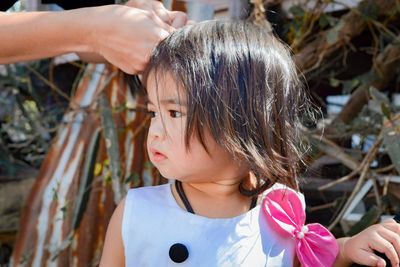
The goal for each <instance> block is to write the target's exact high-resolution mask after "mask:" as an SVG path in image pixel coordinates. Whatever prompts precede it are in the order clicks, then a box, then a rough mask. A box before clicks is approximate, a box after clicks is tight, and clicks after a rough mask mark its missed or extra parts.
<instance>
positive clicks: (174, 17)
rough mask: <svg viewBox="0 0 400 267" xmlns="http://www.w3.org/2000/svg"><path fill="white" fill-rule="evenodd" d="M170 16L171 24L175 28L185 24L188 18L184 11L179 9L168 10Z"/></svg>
mask: <svg viewBox="0 0 400 267" xmlns="http://www.w3.org/2000/svg"><path fill="white" fill-rule="evenodd" d="M169 14H170V17H171V26H172V27H174V28H175V29H177V28H181V27H183V26H185V25H186V23H187V22H188V18H187V16H186V14H185V13H183V12H180V11H171V12H169Z"/></svg>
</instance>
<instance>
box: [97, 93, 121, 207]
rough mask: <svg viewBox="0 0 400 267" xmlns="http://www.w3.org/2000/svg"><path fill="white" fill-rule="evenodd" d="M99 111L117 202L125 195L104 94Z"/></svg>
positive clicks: (117, 148)
mask: <svg viewBox="0 0 400 267" xmlns="http://www.w3.org/2000/svg"><path fill="white" fill-rule="evenodd" d="M99 105H100V108H101V109H100V110H101V123H102V128H103V134H104V139H105V142H106V151H107V156H108V159H109V160H110V171H111V182H112V188H113V191H114V195H115V199H116V201H117V202H119V200H121V199H122V197H123V196H124V195H125V189H124V186H123V183H122V177H121V173H122V171H121V164H120V162H121V160H120V153H119V144H118V135H117V128H116V126H115V122H114V118H113V114H112V111H111V106H110V103H109V102H108V99H107V96H106V94H104V93H103V94H102V96H101V97H100V98H99Z"/></svg>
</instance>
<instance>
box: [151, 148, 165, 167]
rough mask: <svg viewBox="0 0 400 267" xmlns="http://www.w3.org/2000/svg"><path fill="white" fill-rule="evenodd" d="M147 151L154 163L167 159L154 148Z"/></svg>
mask: <svg viewBox="0 0 400 267" xmlns="http://www.w3.org/2000/svg"><path fill="white" fill-rule="evenodd" d="M149 151H150V155H151V158H152V159H153V161H154V162H155V163H157V162H161V161H163V160H165V159H166V158H167V156H166V155H164V154H163V153H161V152H160V151H158V150H157V149H155V148H150V149H149Z"/></svg>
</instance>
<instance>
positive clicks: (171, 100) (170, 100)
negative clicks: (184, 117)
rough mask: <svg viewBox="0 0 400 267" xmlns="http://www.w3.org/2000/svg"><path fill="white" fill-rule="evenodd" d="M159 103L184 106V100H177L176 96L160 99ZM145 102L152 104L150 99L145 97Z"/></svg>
mask: <svg viewBox="0 0 400 267" xmlns="http://www.w3.org/2000/svg"><path fill="white" fill-rule="evenodd" d="M160 103H161V104H162V105H168V104H174V105H179V106H186V103H185V101H179V99H178V98H175V97H173V98H166V99H161V100H160ZM146 104H151V105H154V104H153V102H151V100H150V99H147V101H146Z"/></svg>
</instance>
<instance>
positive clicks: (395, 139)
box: [383, 121, 400, 173]
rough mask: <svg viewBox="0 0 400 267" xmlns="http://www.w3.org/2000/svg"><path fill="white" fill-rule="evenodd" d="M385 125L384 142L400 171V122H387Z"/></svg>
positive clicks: (399, 171)
mask: <svg viewBox="0 0 400 267" xmlns="http://www.w3.org/2000/svg"><path fill="white" fill-rule="evenodd" d="M384 127H385V128H384V129H383V144H384V146H385V148H386V151H387V153H388V155H389V157H390V160H391V161H392V163H393V165H394V166H395V168H396V170H397V172H398V173H400V123H399V122H398V121H397V122H394V123H393V124H392V123H385V124H384Z"/></svg>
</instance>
